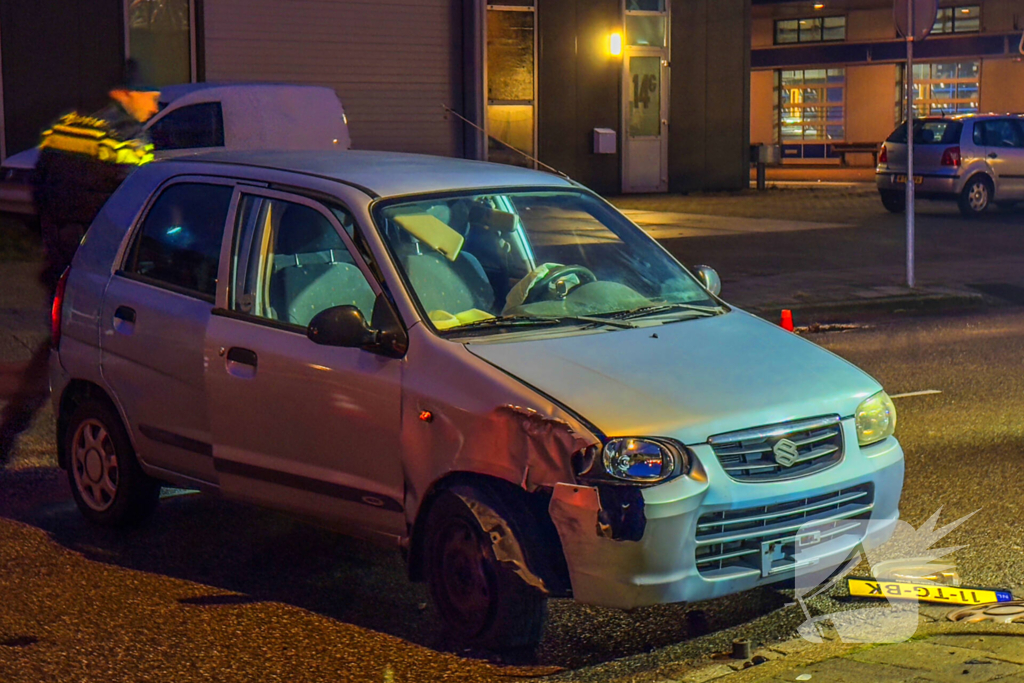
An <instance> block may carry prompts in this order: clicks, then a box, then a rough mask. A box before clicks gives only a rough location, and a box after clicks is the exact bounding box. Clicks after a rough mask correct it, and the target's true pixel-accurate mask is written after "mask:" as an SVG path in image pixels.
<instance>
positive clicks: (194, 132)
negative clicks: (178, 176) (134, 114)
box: [148, 102, 224, 149]
mask: <svg viewBox="0 0 1024 683" xmlns="http://www.w3.org/2000/svg"><path fill="white" fill-rule="evenodd" d="M148 132H149V137H150V139H151V140H152V141H153V148H154V149H200V148H203V147H223V146H224V113H223V111H221V106H220V102H203V103H201V104H193V105H189V106H187V107H182V108H181V109H175V110H174V111H172V112H170V113H168V114H167V115H166V116H164V117H163V118H162V119H160V120H158V121H156V122H155V123H154V124H153V125H152V126H151V127H150V128H149V131H148Z"/></svg>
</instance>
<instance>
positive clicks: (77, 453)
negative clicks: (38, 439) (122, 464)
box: [71, 419, 120, 512]
mask: <svg viewBox="0 0 1024 683" xmlns="http://www.w3.org/2000/svg"><path fill="white" fill-rule="evenodd" d="M71 472H72V475H73V476H74V479H75V488H77V489H78V494H79V495H80V496H81V498H82V500H83V501H84V502H85V504H86V505H87V506H89V508H90V509H92V510H95V511H96V512H104V511H106V510H107V509H109V508H110V506H111V505H113V504H114V498H115V497H116V496H117V485H118V482H119V481H120V470H119V468H118V463H117V453H116V452H115V450H114V442H113V440H112V439H111V438H110V432H108V431H107V428H106V426H105V425H104V424H103V423H102V422H100V421H99V420H95V419H88V420H84V421H83V422H82V423H81V424H80V425H78V429H76V430H75V436H74V438H73V439H72V441H71Z"/></svg>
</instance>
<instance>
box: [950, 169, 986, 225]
mask: <svg viewBox="0 0 1024 683" xmlns="http://www.w3.org/2000/svg"><path fill="white" fill-rule="evenodd" d="M992 193H993V187H992V181H991V180H989V179H988V177H987V176H984V175H976V176H974V177H972V178H971V179H970V180H968V181H967V184H966V185H964V189H963V191H962V192H961V193H960V199H959V200H958V202H957V204H958V205H959V206H960V213H961V214H963V215H964V216H965V217H967V218H976V217H978V216H980V215H981V214H983V213H985V212H986V211H988V208H989V206H990V205H991V204H992Z"/></svg>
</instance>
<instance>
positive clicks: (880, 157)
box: [878, 145, 889, 164]
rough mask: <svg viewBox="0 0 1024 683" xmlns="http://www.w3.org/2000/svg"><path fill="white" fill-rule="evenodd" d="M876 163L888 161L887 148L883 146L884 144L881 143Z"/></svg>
mask: <svg viewBox="0 0 1024 683" xmlns="http://www.w3.org/2000/svg"><path fill="white" fill-rule="evenodd" d="M878 163H880V164H887V163H889V150H887V149H886V148H885V145H882V151H881V153H879V155H878Z"/></svg>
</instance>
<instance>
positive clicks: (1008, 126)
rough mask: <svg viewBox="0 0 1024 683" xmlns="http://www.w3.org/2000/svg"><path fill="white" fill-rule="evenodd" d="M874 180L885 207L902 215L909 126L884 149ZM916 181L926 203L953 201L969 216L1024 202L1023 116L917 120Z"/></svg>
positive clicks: (886, 142)
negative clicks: (931, 200) (933, 200)
mask: <svg viewBox="0 0 1024 683" xmlns="http://www.w3.org/2000/svg"><path fill="white" fill-rule="evenodd" d="M875 182H876V184H877V186H878V192H879V194H880V195H881V197H882V204H884V205H885V208H886V209H888V210H889V211H892V212H894V213H898V212H900V211H903V210H904V208H905V202H906V199H905V197H906V184H907V126H906V124H905V123H904V124H901V125H900V126H899V127H898V128H896V130H895V131H893V133H892V134H891V135H890V136H889V137H888V139H887V140H886V141H885V143H884V144H883V145H882V151H881V153H880V154H879V157H878V169H877V171H876V173H875ZM914 183H915V185H916V188H917V190H916V193H917V196H918V197H921V198H922V199H940V200H953V201H956V202H957V205H958V206H959V207H960V212H961V213H962V214H963V215H964V216H967V217H972V216H978V215H980V214H982V213H984V212H985V211H987V210H988V208H989V206H991V205H992V204H997V205H998V206H1000V207H1005V208H1012V207H1013V206H1014V205H1015V204H1017V202H1020V201H1024V116H1022V115H1019V114H1004V115H997V114H964V115H960V116H953V117H949V118H936V117H931V118H924V119H918V120H915V121H914Z"/></svg>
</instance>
